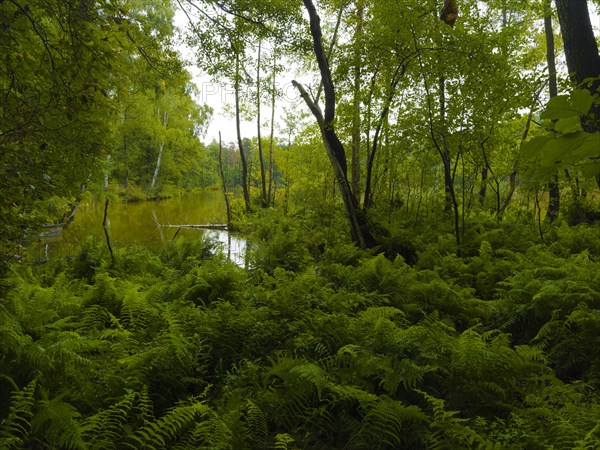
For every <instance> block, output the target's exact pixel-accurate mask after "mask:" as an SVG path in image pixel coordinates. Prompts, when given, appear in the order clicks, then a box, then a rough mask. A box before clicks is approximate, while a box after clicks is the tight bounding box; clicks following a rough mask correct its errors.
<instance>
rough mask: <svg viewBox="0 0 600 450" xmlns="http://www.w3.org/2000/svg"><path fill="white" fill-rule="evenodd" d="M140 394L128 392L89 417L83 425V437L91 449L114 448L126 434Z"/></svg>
mask: <svg viewBox="0 0 600 450" xmlns="http://www.w3.org/2000/svg"><path fill="white" fill-rule="evenodd" d="M139 397H140V395H139V394H138V393H136V392H132V393H130V394H127V395H126V396H125V397H124V398H123V399H122V400H120V401H119V402H117V403H115V404H114V405H111V406H110V407H108V408H105V409H103V410H101V411H99V412H98V413H96V414H94V415H93V416H91V417H88V418H87V419H86V420H85V421H84V422H83V424H82V426H81V436H82V438H83V439H84V440H85V441H87V442H89V443H90V444H89V445H90V448H91V449H113V448H116V443H117V442H119V441H120V440H121V438H122V436H123V434H124V431H125V426H126V425H127V423H128V419H129V416H130V414H131V411H132V409H133V407H134V405H135V404H136V402H137V400H138V398H139Z"/></svg>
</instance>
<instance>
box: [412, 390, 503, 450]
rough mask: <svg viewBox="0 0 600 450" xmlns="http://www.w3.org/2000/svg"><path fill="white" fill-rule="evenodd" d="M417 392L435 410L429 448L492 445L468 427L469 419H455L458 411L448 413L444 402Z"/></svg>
mask: <svg viewBox="0 0 600 450" xmlns="http://www.w3.org/2000/svg"><path fill="white" fill-rule="evenodd" d="M416 392H418V393H420V394H421V395H423V397H425V399H426V400H427V402H428V403H429V404H430V405H431V407H432V408H433V420H432V421H431V423H430V425H429V428H430V431H431V434H430V435H429V439H428V444H429V445H428V448H431V449H440V450H442V449H448V450H454V449H457V448H475V447H477V446H480V447H483V448H486V446H489V445H490V444H492V443H490V442H488V441H486V440H485V439H484V438H483V437H482V436H481V435H479V433H477V432H476V431H475V430H473V429H472V428H470V427H469V426H468V425H466V422H467V419H459V418H458V417H455V416H456V415H457V414H458V411H446V409H445V402H444V401H443V400H441V399H439V398H435V397H433V396H431V395H429V394H427V393H426V392H422V391H418V390H417V391H416Z"/></svg>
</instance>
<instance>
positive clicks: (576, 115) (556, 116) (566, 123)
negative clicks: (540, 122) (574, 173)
mask: <svg viewBox="0 0 600 450" xmlns="http://www.w3.org/2000/svg"><path fill="white" fill-rule="evenodd" d="M593 102H594V97H593V96H592V95H591V94H590V92H589V91H588V90H586V89H575V90H574V91H573V92H572V93H571V95H570V96H566V95H559V96H557V97H554V98H551V99H550V101H549V102H548V105H547V106H546V109H545V110H544V112H542V114H541V115H540V117H541V118H542V119H548V120H552V121H556V122H555V123H554V132H555V133H556V134H554V135H543V136H537V137H535V138H533V139H531V140H529V141H527V142H525V143H523V145H522V146H521V154H522V156H523V158H524V159H525V160H526V161H530V162H531V163H532V164H535V169H534V177H535V178H536V179H537V180H546V179H547V178H548V177H550V176H551V175H552V174H554V173H555V172H556V171H557V170H560V169H565V168H574V169H578V170H579V171H580V172H581V173H582V174H583V175H584V176H586V177H592V176H594V175H596V174H597V173H600V133H593V134H590V133H586V132H584V131H581V124H580V117H582V116H585V115H586V114H587V113H588V111H589V109H590V107H591V106H592V104H593Z"/></svg>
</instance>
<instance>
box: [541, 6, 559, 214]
mask: <svg viewBox="0 0 600 450" xmlns="http://www.w3.org/2000/svg"><path fill="white" fill-rule="evenodd" d="M544 14H545V16H544V31H545V33H546V61H547V62H548V90H549V93H550V98H553V97H556V96H557V95H558V84H557V82H556V64H555V62H554V31H553V30H552V11H551V0H545V2H544ZM548 195H549V198H548V211H547V212H546V217H548V219H549V220H550V223H551V224H552V223H554V221H555V220H556V219H557V218H558V213H559V211H560V188H559V186H558V173H555V174H554V176H553V177H552V178H551V180H550V182H549V183H548Z"/></svg>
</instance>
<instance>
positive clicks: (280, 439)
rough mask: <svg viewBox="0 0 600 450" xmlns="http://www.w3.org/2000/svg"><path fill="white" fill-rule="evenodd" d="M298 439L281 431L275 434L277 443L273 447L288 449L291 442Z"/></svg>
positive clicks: (279, 449)
mask: <svg viewBox="0 0 600 450" xmlns="http://www.w3.org/2000/svg"><path fill="white" fill-rule="evenodd" d="M295 441H296V440H295V439H294V438H293V437H292V436H290V435H289V434H287V433H281V434H277V435H275V443H274V444H273V447H271V448H274V449H275V450H288V449H290V444H293V443H294V442H295Z"/></svg>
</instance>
